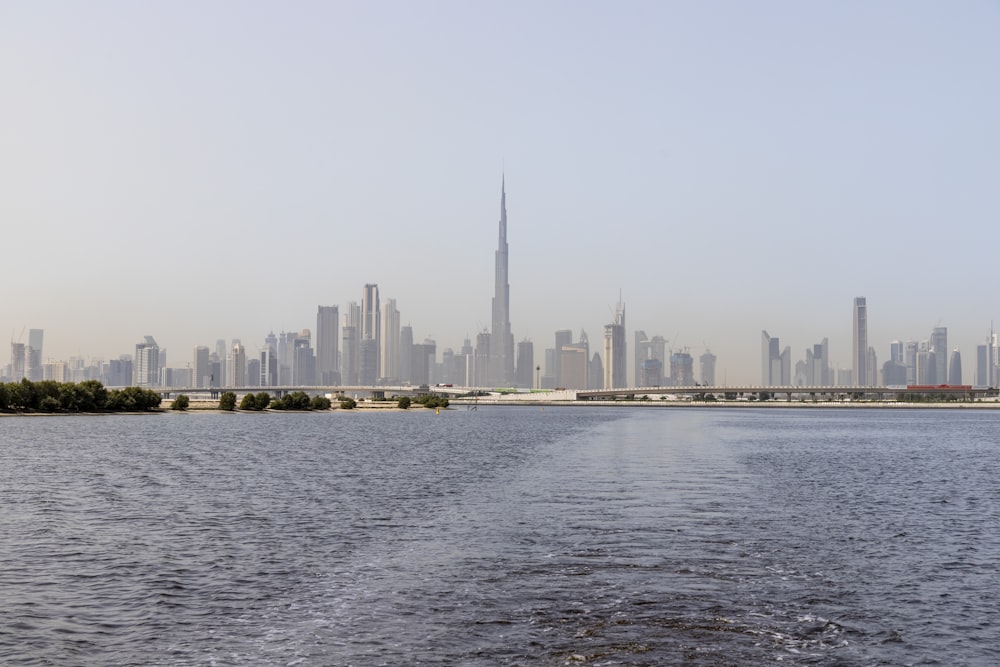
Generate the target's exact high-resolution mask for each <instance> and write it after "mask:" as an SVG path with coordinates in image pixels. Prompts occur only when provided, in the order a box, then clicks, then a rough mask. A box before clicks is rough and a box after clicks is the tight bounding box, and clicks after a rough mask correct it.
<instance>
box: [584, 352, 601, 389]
mask: <svg viewBox="0 0 1000 667" xmlns="http://www.w3.org/2000/svg"><path fill="white" fill-rule="evenodd" d="M587 375H588V378H587V389H600V388H601V384H602V383H603V382H604V364H602V363H601V355H600V354H599V353H597V352H594V356H592V357H591V358H590V372H589V373H588V374H587Z"/></svg>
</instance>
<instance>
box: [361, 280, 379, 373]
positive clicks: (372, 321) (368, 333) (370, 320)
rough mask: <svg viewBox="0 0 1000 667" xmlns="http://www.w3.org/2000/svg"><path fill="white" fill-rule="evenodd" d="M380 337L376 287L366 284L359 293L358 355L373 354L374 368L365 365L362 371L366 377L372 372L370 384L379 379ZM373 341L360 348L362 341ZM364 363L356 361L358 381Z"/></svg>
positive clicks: (372, 284)
mask: <svg viewBox="0 0 1000 667" xmlns="http://www.w3.org/2000/svg"><path fill="white" fill-rule="evenodd" d="M381 337H382V310H381V306H380V305H379V297H378V285H376V284H374V283H368V284H366V285H365V287H364V290H363V291H362V293H361V336H360V338H359V339H358V340H359V343H358V345H359V347H358V354H359V355H361V354H363V353H365V352H367V354H369V355H371V354H372V351H374V353H375V362H374V368H372V367H371V364H366V365H365V368H364V370H365V371H366V376H365V377H369V376H372V371H374V375H373V377H372V382H371V384H375V380H377V379H378V377H379V366H378V364H379V340H380V339H381ZM366 340H370V341H374V342H373V343H369V344H366V345H364V346H362V343H361V342H362V341H366ZM363 363H364V362H363V361H362V360H361V359H360V357H359V359H358V374H359V378H358V379H359V380H361V377H360V376H361V372H362V364H363ZM361 383H362V384H365V385H367V384H369V383H367V382H363V381H362V382H361Z"/></svg>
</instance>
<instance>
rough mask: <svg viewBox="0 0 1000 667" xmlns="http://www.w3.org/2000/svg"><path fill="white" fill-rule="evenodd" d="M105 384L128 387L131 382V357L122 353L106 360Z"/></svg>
mask: <svg viewBox="0 0 1000 667" xmlns="http://www.w3.org/2000/svg"><path fill="white" fill-rule="evenodd" d="M105 384H106V385H107V386H109V387H128V386H130V385H131V384H132V357H130V356H129V355H127V354H123V355H121V356H120V357H118V358H117V359H112V360H111V361H109V362H108V375H107V378H106V382H105Z"/></svg>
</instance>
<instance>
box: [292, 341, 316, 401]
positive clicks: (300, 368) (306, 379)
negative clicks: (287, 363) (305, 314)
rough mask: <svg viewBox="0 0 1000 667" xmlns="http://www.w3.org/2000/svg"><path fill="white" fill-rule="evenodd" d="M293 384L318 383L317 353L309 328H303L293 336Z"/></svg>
mask: <svg viewBox="0 0 1000 667" xmlns="http://www.w3.org/2000/svg"><path fill="white" fill-rule="evenodd" d="M292 384H294V385H296V386H299V387H312V386H314V385H315V384H316V353H315V352H314V351H313V347H312V331H310V330H309V329H303V330H302V331H300V332H299V333H298V334H296V335H295V336H294V338H292Z"/></svg>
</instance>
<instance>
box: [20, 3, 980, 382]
mask: <svg viewBox="0 0 1000 667" xmlns="http://www.w3.org/2000/svg"><path fill="white" fill-rule="evenodd" d="M998 34H1000V4H997V3H996V2H975V1H969V2H960V3H935V2H911V1H906V2H903V1H901V0H898V1H891V2H885V3H864V2H851V1H849V2H842V3H797V2H791V1H789V2H773V1H764V2H756V3H738V2H714V3H700V2H686V3H681V2H676V3H675V2H627V3H610V2H608V3H593V2H542V3H522V2H514V3H499V4H492V5H487V4H484V3H464V2H430V3H408V2H379V3H364V2H349V3H341V2H337V3H334V2H315V3H312V2H301V3H294V4H291V5H288V4H283V3H237V2H217V3H207V4H203V3H167V2H153V3H128V2H95V3H72V2H6V3H3V4H0V87H2V91H3V103H2V104H0V182H2V187H0V220H2V230H3V233H2V237H0V238H2V248H3V260H4V261H3V266H4V269H5V271H4V273H5V277H6V285H7V289H6V290H4V296H3V300H2V302H0V303H2V307H0V332H3V333H4V335H7V332H10V334H9V335H10V336H11V338H13V339H16V338H18V337H19V336H21V335H24V334H23V330H24V329H25V328H37V329H43V330H44V331H45V347H44V354H45V356H46V358H67V357H69V356H74V355H76V356H84V357H88V358H90V357H101V358H116V357H117V356H119V355H121V354H130V353H132V352H133V350H134V347H135V344H136V343H137V342H140V341H141V340H142V339H143V336H145V335H152V336H154V337H155V338H156V340H157V342H158V343H159V345H160V347H161V348H165V349H167V350H168V354H169V360H170V361H169V363H170V364H171V365H178V364H181V363H183V361H184V360H187V359H188V358H189V357H190V354H191V350H192V348H193V346H195V345H208V346H211V345H213V344H214V342H215V341H216V340H217V339H219V338H225V339H232V338H239V339H241V340H242V341H243V343H244V344H245V345H247V346H248V347H249V348H250V349H251V350H253V349H255V347H256V346H259V345H260V344H261V343H262V341H263V339H264V336H265V335H267V334H268V333H269V332H271V331H274V332H278V331H282V330H298V329H302V328H311V327H315V324H316V308H317V306H318V305H321V304H323V305H337V304H340V305H341V306H343V304H345V303H347V302H349V301H358V302H360V300H361V292H362V287H363V285H364V284H365V283H377V284H378V286H379V290H380V293H381V296H382V299H383V300H384V299H386V298H394V299H396V302H397V305H398V308H399V310H400V312H401V320H402V323H403V324H409V325H411V326H412V327H413V333H414V338H415V340H422V339H423V338H425V337H430V338H433V339H435V340H436V341H437V350H438V354H440V352H441V351H442V350H443V349H444V348H448V347H451V348H454V349H456V350H457V349H458V348H459V347H460V346H461V345H462V342H463V339H465V338H466V337H470V338H473V339H474V338H475V335H476V333H477V332H479V331H482V330H483V329H487V328H489V327H490V323H491V298H492V297H493V293H494V251H495V250H496V248H497V223H498V219H499V214H500V186H501V178H504V177H505V179H506V193H507V215H508V236H507V240H508V243H509V282H510V322H511V327H512V331H513V335H514V339H515V340H516V341H520V340H522V339H524V338H529V339H531V340H533V341H534V346H535V359H536V360H539V361H540V360H542V359H543V350H544V349H545V348H547V347H551V346H552V340H553V333H554V332H555V331H556V330H557V329H571V330H572V331H573V335H574V338H575V337H576V336H578V335H579V332H580V330H581V329H582V330H585V331H586V332H587V334H588V336H589V338H590V342H591V349H592V350H594V351H599V350H600V340H601V336H602V333H603V327H604V325H605V324H607V323H609V322H610V321H611V320H612V317H613V307H614V304H615V303H616V302H617V301H618V299H619V294H621V297H622V300H623V301H624V302H625V304H626V308H627V330H628V333H627V340H628V341H629V344H630V345H631V340H632V335H633V331H634V330H635V329H642V330H644V331H645V332H646V333H647V334H648V335H650V336H653V335H661V336H663V337H664V338H666V339H667V341H668V345H669V347H670V348H673V349H675V350H679V349H683V348H688V349H689V350H690V352H691V353H692V355H694V356H695V357H696V358H697V356H698V354H700V353H701V352H702V351H703V350H704V349H705V347H706V346H707V347H708V348H710V349H711V351H712V352H713V353H714V354H715V355H716V356H717V358H718V366H717V369H716V379H717V380H718V381H719V382H722V381H727V382H731V383H732V382H748V383H750V382H756V381H758V380H759V379H760V363H761V357H760V355H761V350H760V336H761V333H760V332H761V330H762V329H766V330H767V331H768V332H769V333H770V335H772V336H777V337H780V339H781V341H782V345H786V344H787V345H791V347H792V354H793V359H798V358H800V357H801V356H802V354H803V352H804V350H805V349H806V347H807V346H811V345H813V344H814V343H818V342H819V341H820V340H821V339H823V338H825V337H828V338H829V340H830V363H831V364H832V365H834V366H839V367H843V368H850V367H851V345H852V340H851V326H852V321H851V318H852V310H851V308H852V300H853V299H854V297H857V296H864V297H866V298H867V304H868V317H869V325H868V326H869V330H868V341H869V344H870V345H871V346H873V347H874V348H875V350H876V351H877V353H878V355H879V361H880V362H881V361H882V360H884V359H886V358H887V355H888V346H889V342H890V341H891V340H893V339H914V340H923V339H926V338H927V337H928V336H929V335H930V333H931V330H932V328H934V327H937V326H944V327H947V328H948V346H949V348H955V347H958V348H959V349H960V350H961V352H962V356H963V357H964V359H965V364H966V371H965V373H966V376H967V377H966V380H967V381H969V382H971V381H972V369H973V368H974V359H975V346H976V344H978V343H982V342H983V341H984V340H985V338H986V335H987V332H988V329H989V326H990V322H991V320H996V321H997V323H998V325H1000V304H998V303H997V302H996V299H995V298H994V296H993V294H994V292H995V289H996V287H995V285H996V281H997V248H998V247H1000V244H998V241H1000V231H998V225H997V221H998V220H1000V198H998V197H997V183H998V182H1000V133H998V131H997V119H998V118H1000V91H998V88H997V86H996V85H995V81H996V76H997V74H996V73H997V72H998V71H1000V40H998V39H997V35H998ZM629 363H631V350H629Z"/></svg>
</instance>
